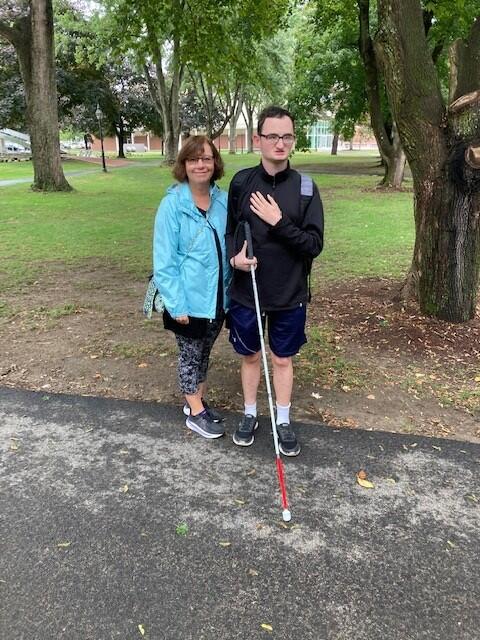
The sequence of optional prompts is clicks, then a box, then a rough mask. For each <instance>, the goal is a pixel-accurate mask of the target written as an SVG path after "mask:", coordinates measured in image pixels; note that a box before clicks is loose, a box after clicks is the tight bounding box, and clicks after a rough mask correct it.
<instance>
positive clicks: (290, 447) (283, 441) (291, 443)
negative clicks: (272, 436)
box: [277, 423, 300, 456]
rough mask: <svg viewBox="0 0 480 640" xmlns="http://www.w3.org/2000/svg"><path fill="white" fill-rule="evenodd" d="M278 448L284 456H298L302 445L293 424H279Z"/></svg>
mask: <svg viewBox="0 0 480 640" xmlns="http://www.w3.org/2000/svg"><path fill="white" fill-rule="evenodd" d="M277 434H278V448H279V449H280V451H281V452H282V453H283V455H284V456H298V454H299V453H300V445H299V444H298V441H297V436H296V435H295V433H294V431H293V429H292V425H290V424H287V423H285V424H277Z"/></svg>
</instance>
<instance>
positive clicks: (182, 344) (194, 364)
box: [175, 335, 204, 415]
mask: <svg viewBox="0 0 480 640" xmlns="http://www.w3.org/2000/svg"><path fill="white" fill-rule="evenodd" d="M175 338H176V340H177V345H178V368H177V375H178V385H179V387H180V391H181V392H182V393H183V394H184V395H185V400H186V401H187V403H188V404H189V406H190V410H191V412H192V415H198V414H199V413H201V412H202V411H203V409H204V407H203V404H202V394H201V389H200V385H199V373H200V363H201V360H202V352H203V339H197V338H185V337H184V336H179V335H175Z"/></svg>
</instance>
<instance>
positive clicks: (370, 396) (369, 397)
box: [367, 393, 375, 400]
mask: <svg viewBox="0 0 480 640" xmlns="http://www.w3.org/2000/svg"><path fill="white" fill-rule="evenodd" d="M367 399H368V400H375V396H374V395H373V393H370V394H369V395H368V396H367Z"/></svg>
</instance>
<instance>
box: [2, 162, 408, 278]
mask: <svg viewBox="0 0 480 640" xmlns="http://www.w3.org/2000/svg"><path fill="white" fill-rule="evenodd" d="M144 157H145V156H142V160H140V161H139V162H135V164H134V166H132V167H127V168H118V169H114V170H112V171H109V172H108V173H106V174H104V173H103V172H101V171H98V168H97V167H95V168H94V170H93V171H92V173H90V174H89V175H84V176H72V177H71V178H70V179H69V181H70V183H71V184H72V186H73V187H74V189H75V191H74V192H72V193H53V194H40V193H34V192H32V191H30V189H29V187H28V185H26V184H20V185H15V186H10V187H3V188H1V187H0V229H1V233H0V290H1V289H4V288H5V287H10V286H14V285H15V284H17V285H19V284H22V283H23V284H27V283H28V282H31V281H32V279H35V274H36V273H37V272H38V270H39V269H42V270H43V269H45V268H46V267H47V266H48V264H49V263H56V264H58V262H67V263H69V264H76V263H79V262H80V261H82V260H84V259H100V260H102V261H106V262H108V261H114V262H115V263H116V264H119V265H121V267H122V268H124V269H126V270H128V271H131V272H133V273H135V274H137V275H138V276H139V277H140V276H142V277H143V276H144V275H145V274H147V273H148V272H149V271H150V268H151V238H152V227H153V220H154V215H155V211H156V209H157V206H158V203H159V201H160V199H161V198H162V196H163V194H164V193H165V189H166V187H167V186H168V185H169V184H172V182H173V179H172V177H171V173H170V171H169V169H167V168H164V167H161V166H160V165H158V166H155V165H156V163H153V164H151V163H145V161H144V160H143V158H144ZM373 160H374V158H373V157H372V155H371V154H369V155H367V154H366V155H364V156H363V160H362V157H361V156H360V155H359V154H358V152H357V153H356V154H355V155H347V153H346V152H344V153H343V154H342V155H340V156H339V157H338V158H333V160H332V157H331V156H330V155H329V154H295V157H294V160H293V164H294V165H297V164H298V165H301V164H308V165H311V164H315V163H316V164H322V163H325V164H329V169H330V172H329V173H328V174H325V175H322V173H315V174H314V176H313V177H314V179H315V182H316V183H317V184H318V186H319V188H320V191H321V193H322V197H323V200H324V205H325V250H324V252H323V254H322V257H321V258H320V260H318V261H317V263H316V268H315V271H314V274H315V278H321V279H322V280H329V281H332V280H344V279H349V278H357V277H364V276H392V277H398V276H400V275H401V274H402V273H404V272H405V270H406V269H407V267H408V265H409V262H410V258H411V252H412V246H413V214H412V208H413V205H412V194H411V193H407V192H402V193H388V192H386V193H382V192H379V191H375V189H374V188H375V186H376V184H377V183H378V181H379V178H378V176H371V175H362V174H361V169H362V166H363V164H365V163H367V164H369V165H371V163H372V161H373ZM258 161H259V159H258V156H252V155H246V154H245V155H236V156H230V155H225V163H226V176H225V177H224V178H223V179H222V181H221V182H220V186H221V187H223V188H225V189H227V188H228V184H229V182H230V179H231V177H232V175H233V174H234V173H235V172H236V171H238V170H239V169H240V168H243V167H248V166H252V165H254V164H256V163H257V162H258ZM336 162H338V163H339V164H342V163H343V164H344V163H345V162H347V163H352V164H355V165H358V172H359V173H358V174H356V173H355V172H352V174H351V175H348V176H346V175H336V174H334V173H332V172H331V165H332V163H336ZM28 164H30V163H26V162H25V163H19V164H18V165H17V164H15V165H14V166H15V169H21V170H22V171H23V170H25V171H26V170H27V168H28V167H27V166H25V169H24V168H23V165H28ZM73 164H75V165H80V167H81V168H85V167H86V165H85V164H82V163H79V162H74V161H72V163H70V162H69V163H68V169H67V170H68V171H70V169H71V167H72V165H73ZM75 169H76V170H77V169H78V167H75ZM9 171H10V167H9V165H8V164H0V180H2V179H11V175H6V174H8V172H9ZM26 175H29V174H28V173H27V174H26Z"/></svg>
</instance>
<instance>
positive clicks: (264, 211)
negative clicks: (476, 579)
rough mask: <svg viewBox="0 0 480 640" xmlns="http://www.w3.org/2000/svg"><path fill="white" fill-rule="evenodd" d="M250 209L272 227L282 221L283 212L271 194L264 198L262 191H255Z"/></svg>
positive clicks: (251, 197) (251, 198)
mask: <svg viewBox="0 0 480 640" xmlns="http://www.w3.org/2000/svg"><path fill="white" fill-rule="evenodd" d="M250 209H251V210H252V211H253V213H255V214H256V215H257V216H258V217H259V218H260V219H261V220H263V221H264V222H266V223H267V224H269V225H271V226H272V227H273V226H274V225H276V224H277V222H280V220H281V219H282V212H281V210H280V207H279V206H278V204H277V203H276V201H275V199H274V198H273V196H271V195H270V194H269V193H268V194H267V196H266V197H265V196H263V195H262V194H261V193H260V191H255V192H253V193H252V194H251V196H250Z"/></svg>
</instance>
